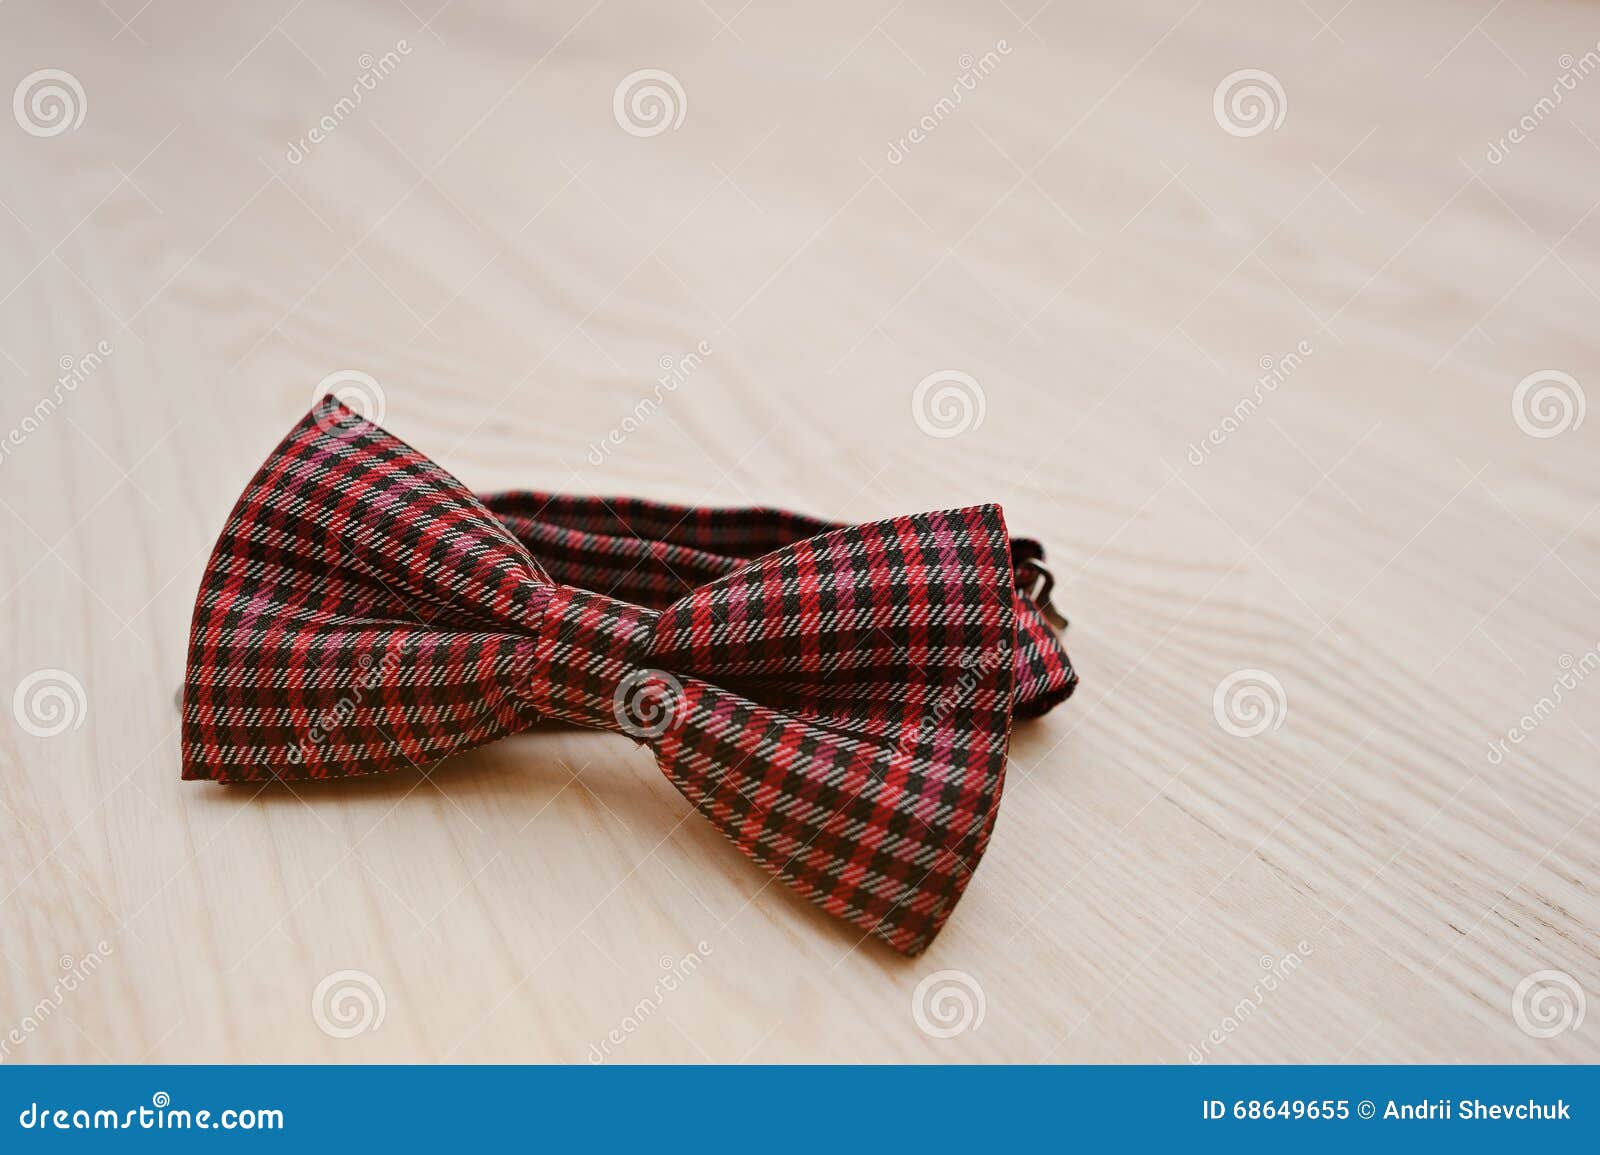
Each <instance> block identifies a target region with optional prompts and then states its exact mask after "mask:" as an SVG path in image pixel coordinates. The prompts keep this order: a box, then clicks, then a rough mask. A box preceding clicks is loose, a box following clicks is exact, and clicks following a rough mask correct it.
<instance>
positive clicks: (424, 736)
mask: <svg viewBox="0 0 1600 1155" xmlns="http://www.w3.org/2000/svg"><path fill="white" fill-rule="evenodd" d="M549 587H550V583H549V579H548V577H547V575H546V574H545V572H544V570H543V569H542V568H540V566H539V565H538V563H536V562H535V561H534V560H533V559H532V558H531V557H530V556H529V554H528V551H527V550H526V549H525V548H524V547H523V546H522V544H521V543H520V542H518V541H517V540H516V538H514V537H512V536H511V534H510V533H509V532H507V530H506V529H505V527H504V526H502V525H501V524H500V522H499V521H497V520H496V519H495V518H494V516H493V515H491V514H490V513H489V512H488V511H487V510H486V509H484V508H483V506H482V505H481V504H480V503H479V501H478V499H477V498H475V497H473V496H472V493H471V492H470V491H469V490H467V489H466V488H465V487H464V486H463V485H462V484H461V483H460V482H459V481H457V480H456V479H455V478H454V477H452V476H451V475H450V474H448V473H446V472H445V471H444V470H443V469H441V468H439V467H438V466H437V465H435V464H434V463H433V462H432V461H430V460H429V459H428V458H426V457H424V456H423V455H422V454H420V453H418V452H417V451H416V450H415V449H412V448H411V447H410V446H409V445H407V444H405V443H404V442H403V441H401V440H400V439H399V438H396V437H394V436H392V435H391V434H389V433H387V432H386V431H384V430H383V429H380V428H378V427H377V426H376V425H372V424H370V423H368V422H367V421H364V420H363V419H362V418H360V417H359V416H357V415H356V414H355V413H353V412H351V411H350V410H348V409H346V408H345V407H344V406H343V405H341V404H339V402H338V401H336V400H335V399H334V398H332V397H327V398H324V399H323V400H322V402H320V403H319V404H318V405H317V406H316V407H315V408H314V409H313V410H312V411H311V412H310V413H308V414H306V416H305V417H304V418H303V419H302V420H301V421H300V423H299V424H297V425H296V426H295V427H294V428H293V429H291V430H290V431H289V434H288V435H287V436H286V437H285V438H284V439H283V441H282V442H281V443H279V445H278V447H277V448H276V449H275V450H274V451H273V453H272V455H271V456H270V457H269V458H268V459H267V461H266V463H265V464H264V465H262V467H261V468H260V469H259V470H258V471H257V472H256V475H255V477H254V479H253V480H252V481H251V482H250V485H249V486H248V487H247V488H246V489H245V491H244V494H243V495H242V496H241V497H240V498H239V501H238V503H237V504H236V505H235V506H234V509H233V513H232V515H231V516H230V517H229V518H228V522H227V524H226V525H225V526H224V527H223V530H222V533H221V535H220V536H219V537H218V539H217V544H216V547H215V549H214V550H213V551H212V554H211V559H210V561H209V562H208V563H207V565H206V571H205V576H204V577H203V578H202V579H201V583H200V592H199V596H198V597H197V598H196V599H195V608H194V622H193V625H192V627H191V629H190V635H189V655H188V668H187V672H186V675H185V684H184V703H183V776H184V777H185V778H191V779H193V778H209V779H212V780H215V781H218V782H234V781H258V780H263V779H272V778H306V777H312V778H322V777H343V776H346V775H355V774H368V773H375V772H381V771H387V770H395V769H401V768H404V767H406V766H408V765H416V766H425V765H427V764H428V763H430V762H432V761H434V760H436V759H439V758H442V757H444V756H445V755H446V754H451V753H454V752H456V751H459V750H465V749H468V748H470V747H472V746H478V745H482V744H483V743H485V742H490V741H493V740H494V739H496V738H499V737H502V736H504V735H506V734H511V733H515V732H517V731H519V730H523V729H526V728H527V727H528V726H530V725H532V724H533V723H534V722H536V721H537V720H538V715H537V714H536V713H535V712H534V711H533V710H532V709H531V708H530V707H529V705H528V704H527V702H526V700H525V699H524V698H523V696H522V695H520V694H518V693H517V692H516V689H517V687H516V683H515V675H516V673H517V671H520V670H521V669H523V668H524V667H525V666H526V665H527V662H528V654H529V651H530V650H531V648H532V638H531V635H530V632H529V629H530V627H529V623H531V622H537V620H538V616H539V612H540V609H541V608H542V605H543V602H544V600H545V599H547V598H548V596H549Z"/></svg>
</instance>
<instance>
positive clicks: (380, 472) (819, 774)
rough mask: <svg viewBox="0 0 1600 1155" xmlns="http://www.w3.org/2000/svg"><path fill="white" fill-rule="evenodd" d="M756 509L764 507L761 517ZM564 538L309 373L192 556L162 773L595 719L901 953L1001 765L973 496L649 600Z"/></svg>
mask: <svg viewBox="0 0 1600 1155" xmlns="http://www.w3.org/2000/svg"><path fill="white" fill-rule="evenodd" d="M515 501H516V495H509V496H508V497H506V498H504V499H502V502H503V504H504V505H512V504H515ZM640 506H641V507H642V503H640ZM502 512H503V513H506V514H508V515H509V514H510V513H511V511H509V510H505V509H503V510H502ZM560 512H561V511H557V516H556V517H555V518H554V519H552V520H551V521H550V522H547V523H544V524H545V528H546V529H548V528H549V527H550V526H551V525H559V518H560ZM756 512H757V513H759V514H760V515H761V516H760V517H759V518H757V519H756V520H758V521H762V522H764V523H765V524H766V526H767V528H768V529H770V528H771V526H772V525H773V524H776V523H777V520H779V519H781V518H782V517H785V516H788V515H776V514H774V512H773V511H756ZM513 520H514V518H513ZM537 520H538V519H536V518H530V519H527V520H525V521H524V523H523V529H524V530H525V531H526V532H528V533H529V534H530V535H531V536H534V537H537V536H539V532H538V527H537V526H536V525H535V524H534V522H537ZM713 520H714V518H713ZM567 528H568V531H569V532H574V533H578V532H583V531H581V530H574V529H572V527H571V523H570V522H569V524H568V527H567ZM724 528H725V527H724ZM779 532H780V533H786V532H787V531H786V530H782V529H780V531H779ZM739 536H740V535H739V534H738V533H734V534H733V535H732V538H738V537H739ZM759 538H760V534H759V533H753V534H750V535H748V540H749V542H750V543H751V544H750V548H751V550H754V549H756V548H758V547H759V546H760V545H761V544H763V543H761V542H760V541H759ZM728 540H731V538H730V539H728ZM659 544H662V545H663V546H666V545H670V544H671V543H669V542H659ZM530 545H534V546H536V547H537V548H536V549H530V548H529V546H530ZM587 548H588V549H589V552H587V553H586V552H585V551H584V549H582V548H580V549H579V550H577V556H578V557H579V558H580V559H582V558H587V559H589V561H588V562H587V563H585V562H583V561H582V560H580V561H579V562H577V563H574V562H573V561H572V560H571V557H570V556H569V558H568V560H567V562H566V565H565V569H564V570H563V567H562V566H554V565H547V564H544V563H543V562H542V561H541V560H538V559H537V558H536V553H537V554H542V553H543V552H544V547H543V546H541V545H539V543H537V542H528V543H525V542H524V541H523V540H519V537H518V535H517V534H516V533H514V532H512V529H511V528H509V527H508V524H507V523H506V522H503V521H501V520H500V519H499V518H497V517H496V516H495V514H494V513H492V512H491V511H490V510H489V509H488V508H487V507H486V506H485V504H484V503H483V502H482V501H480V500H479V499H478V498H477V497H475V496H474V495H473V494H472V493H471V492H470V491H468V490H467V489H466V488H465V487H463V486H462V485H461V483H460V482H459V481H457V480H456V479H455V478H454V477H452V476H451V475H450V474H448V473H446V472H445V471H444V470H442V469H440V468H439V467H438V466H437V465H435V464H434V463H433V462H432V461H430V460H429V459H428V458H426V457H424V456H423V455H422V454H420V453H418V452H417V451H416V450H414V449H412V448H411V447H410V446H408V445H406V444H404V443H403V442H401V441H399V440H398V439H396V438H394V437H392V436H391V435H390V434H388V433H386V432H385V431H384V430H382V429H380V428H378V427H377V426H375V425H372V424H371V423H369V422H367V421H365V420H363V419H362V418H361V417H359V416H358V415H356V414H355V413H353V412H351V411H350V410H348V409H346V408H345V407H344V406H342V405H340V404H339V403H338V402H337V401H336V400H334V399H333V398H331V397H329V398H325V399H324V400H323V401H322V402H321V403H319V404H318V405H317V406H316V407H315V408H314V409H313V410H312V411H311V412H310V413H308V414H307V415H306V417H305V418H304V419H303V420H301V421H300V423H299V424H298V425H296V426H295V428H294V429H293V430H291V431H290V433H289V434H288V436H287V437H285V438H284V440H283V441H282V442H281V443H280V444H279V446H278V447H277V449H276V450H274V451H273V453H272V455H271V457H270V458H269V459H268V460H267V462H266V464H265V465H263V466H262V467H261V469H260V470H259V471H258V472H257V473H256V475H255V477H254V479H253V480H252V481H251V483H250V485H249V486H248V487H247V488H246V490H245V492H244V494H243V495H242V496H241V497H240V499H239V501H238V503H237V505H236V506H235V507H234V510H233V513H232V515H231V516H230V517H229V519H228V522H227V524H226V526H225V527H224V528H223V531H222V534H221V537H220V538H219V540H218V542H217V545H216V548H215V550H214V551H213V552H212V555H211V558H210V561H209V562H208V564H207V566H206V571H205V576H204V578H203V579H202V582H201V587H200V592H199V596H198V598H197V600H196V604H195V613H194V624H193V627H192V630H191V634H190V641H189V655H188V669H187V673H186V677H185V691H184V711H183V714H184V718H183V776H184V777H185V778H186V779H205V778H209V779H212V780H214V781H219V782H232V781H258V780H269V779H274V778H304V777H311V778H327V777H337V776H348V775H359V774H369V773H375V772H381V771H388V770H393V769H397V768H401V767H405V766H407V765H413V766H418V767H420V766H424V765H426V764H428V763H430V762H433V761H435V760H437V759H440V758H442V757H444V756H446V755H448V754H452V753H455V752H458V751H462V750H466V749H469V748H471V747H474V746H478V745H481V744H483V743H485V742H489V741H493V740H495V739H497V738H500V737H503V736H505V735H508V734H513V733H516V732H518V731H521V730H525V729H528V728H529V727H531V726H533V725H534V724H536V723H537V722H539V721H540V720H541V719H548V718H556V719H562V720H565V721H568V722H574V723H578V724H581V725H585V726H593V727H598V728H601V729H607V730H615V731H619V732H621V733H624V734H627V735H628V736H629V737H631V738H633V739H634V740H635V741H637V742H640V743H643V744H645V745H647V746H648V747H649V749H650V750H651V752H652V753H653V755H654V756H655V759H656V761H657V763H658V764H659V766H660V768H661V770H662V771H663V773H664V774H665V775H666V776H667V778H668V779H669V780H670V781H672V783H673V784H674V785H675V786H677V788H678V789H679V790H680V791H681V792H682V793H683V794H684V796H685V797H686V798H688V799H689V801H690V802H691V803H692V804H693V805H694V806H695V807H696V809H698V810H699V811H700V812H701V813H702V814H703V815H705V816H706V817H707V818H708V819H710V820H711V821H712V822H713V823H714V824H715V825H716V826H717V827H718V829H720V830H721V831H722V832H723V834H724V835H725V836H726V837H727V838H728V839H729V840H730V841H732V842H733V843H734V845H735V846H737V847H738V848H739V849H740V850H741V851H742V852H743V853H744V854H746V855H747V856H748V857H750V858H751V859H753V860H754V861H755V862H756V863H758V864H759V865H760V866H762V867H763V868H764V869H766V870H767V871H769V872H770V873H772V874H774V875H776V876H777V877H778V878H779V879H780V880H781V881H783V882H784V883H785V884H786V885H788V886H789V887H791V888H792V889H794V890H795V891H797V892H799V893H800V894H802V895H804V896H805V897H806V898H808V899H810V900H811V901H812V902H814V903H816V904H817V905H819V906H821V907H822V908H823V909H824V910H826V911H828V912H829V913H830V914H833V915H836V916H838V917H840V918H843V919H846V920H848V921H849V922H851V923H852V924H854V925H855V926H857V927H859V928H860V929H862V930H863V931H865V932H867V933H870V934H874V935H876V936H878V937H879V938H882V939H884V940H885V941H887V942H888V943H889V944H890V945H891V946H893V947H894V948H895V949H896V950H899V951H901V952H903V953H905V954H907V955H915V954H919V953H921V952H922V951H923V950H924V949H925V948H926V947H927V945H928V943H929V942H930V941H932V939H933V937H934V936H935V935H936V934H937V933H938V932H939V929H940V928H941V927H942V926H943V925H944V922H945V920H946V919H947V918H948V917H949V915H950V912H951V910H952V909H953V907H954V906H955V903H956V902H957V900H959V898H960V897H961V894H962V893H963V892H964V890H965V889H966V886H967V883H968V882H969V880H970V879H971V877H972V872H973V870H974V869H975V868H976V866H977V864H978V861H979V859H980V858H981V857H982V855H983V852H984V849H985V847H986V845H987V843H988V840H989V836H990V832H991V831H992V829H993V826H994V820H995V814H996V809H997V806H998V803H999V799H1000V792H1001V786H1002V783H1003V780H1004V775H1005V758H1006V747H1007V742H1008V739H1009V736H1010V728H1011V719H1012V714H1013V684H1014V680H1015V671H1016V670H1017V668H1018V666H1017V659H1018V618H1019V614H1018V609H1017V607H1018V605H1019V602H1020V600H1021V595H1020V594H1019V592H1018V584H1017V577H1016V573H1015V570H1014V567H1013V545H1012V543H1011V541H1010V540H1009V538H1008V536H1007V533H1006V527H1005V522H1004V520H1003V518H1002V516H1001V512H1000V509H999V507H998V506H994V505H982V506H973V507H970V508H967V509H957V510H945V511H941V512H937V513H926V514H920V515H917V516H912V517H897V518H891V519H889V520H886V521H879V522H873V523H868V524H864V525H857V526H843V527H836V528H831V529H826V530H823V531H822V532H820V533H817V534H814V535H809V536H803V537H798V538H796V539H795V540H791V541H788V542H787V543H786V544H782V545H780V546H778V547H777V548H774V549H771V550H770V551H767V552H762V553H760V554H759V555H758V556H755V557H753V558H749V559H740V560H738V561H736V562H734V563H732V564H730V565H728V566H726V567H724V572H721V573H720V574H718V575H717V576H714V577H712V578H711V580H709V581H706V582H705V584H702V585H699V586H697V587H696V588H693V589H691V590H689V591H688V592H686V593H683V594H682V595H681V596H678V597H676V598H673V599H668V598H666V597H659V596H658V597H655V598H650V599H647V600H649V601H652V602H653V603H655V604H649V605H641V604H638V603H636V602H633V601H628V600H624V599H621V598H618V597H615V596H611V595H608V594H602V593H598V592H595V591H593V590H591V589H586V588H582V587H580V586H579V585H576V584H572V583H571V582H568V581H563V580H560V579H559V578H558V577H557V576H555V575H556V573H557V572H566V573H569V574H581V573H583V572H584V570H583V566H584V565H585V564H590V565H592V564H593V558H594V556H596V555H595V553H594V552H593V547H592V544H591V546H589V547H587ZM551 552H552V554H553V553H556V552H559V551H551ZM1024 552H1025V553H1026V552H1027V551H1026V550H1024ZM661 564H662V565H663V566H667V567H669V568H670V566H671V564H672V563H671V561H670V560H667V558H666V557H665V555H664V554H663V555H661ZM575 565H576V569H575V568H574V566H575ZM702 576H703V575H702ZM1062 659H1063V661H1064V654H1063V655H1062ZM1065 669H1066V679H1067V681H1066V690H1067V692H1070V689H1071V682H1072V680H1073V679H1072V677H1071V671H1070V666H1066V667H1065ZM1058 680H1059V675H1058ZM1049 692H1050V693H1052V694H1053V693H1056V692H1058V691H1057V690H1051V691H1049ZM1061 696H1065V695H1064V694H1062V695H1061ZM1048 704H1050V703H1046V708H1047V706H1048Z"/></svg>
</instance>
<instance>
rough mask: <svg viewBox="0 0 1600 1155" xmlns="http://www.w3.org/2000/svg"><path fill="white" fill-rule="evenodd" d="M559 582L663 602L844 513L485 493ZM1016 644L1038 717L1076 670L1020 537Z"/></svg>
mask: <svg viewBox="0 0 1600 1155" xmlns="http://www.w3.org/2000/svg"><path fill="white" fill-rule="evenodd" d="M478 496H479V500H481V501H482V502H483V504H484V507H485V508H487V509H488V510H489V511H490V512H491V513H493V514H494V515H495V516H496V517H498V518H499V519H500V521H501V522H502V523H503V524H504V525H505V527H506V528H507V529H509V530H510V531H511V532H512V533H513V534H515V535H516V537H517V539H518V540H519V541H521V542H522V544H523V545H525V546H527V548H528V550H529V551H530V552H531V553H533V554H535V555H536V556H537V557H538V558H539V560H540V562H541V563H542V564H543V565H544V566H545V568H546V569H547V570H549V571H550V575H551V576H552V577H553V578H555V579H556V580H557V581H559V582H563V583H566V584H568V585H574V586H580V587H582V588H584V589H588V590H594V591H596V592H599V593H604V594H608V595H610V596H612V597H616V598H621V599H623V600H624V601H628V602H632V603H633V604H635V605H640V606H646V607H649V608H651V609H658V610H659V609H665V608H666V607H667V606H668V605H670V604H671V603H672V602H673V601H674V600H675V599H677V598H679V597H681V596H682V595H683V594H685V593H688V592H689V591H690V590H691V589H693V588H694V587H696V586H698V585H703V584H704V583H706V582H709V581H713V580H715V579H716V578H719V577H721V576H722V575H724V574H727V573H731V572H732V571H733V570H735V569H737V568H738V567H739V566H741V565H743V564H745V563H746V562H748V561H750V560H752V559H754V558H757V557H759V556H761V555H762V554H764V553H769V552H771V551H772V550H775V549H781V548H783V547H784V546H786V545H791V544H793V543H794V542H797V541H801V540H803V539H804V538H808V537H814V536H816V535H817V534H819V533H824V532H826V531H827V530H830V529H839V528H841V525H840V523H838V522H830V521H823V520H821V519H820V518H814V517H808V516H806V515H804V514H799V513H791V512H790V511H788V510H782V509H771V508H765V507H748V508H741V509H716V508H710V507H706V506H687V505H669V504H666V503H663V502H654V501H642V500H640V499H638V498H631V497H590V496H583V495H576V494H558V493H539V492H533V491H528V490H516V491H512V492H506V493H487V494H479V495H478ZM1011 559H1012V563H1013V568H1014V569H1015V571H1016V575H1017V599H1016V617H1017V646H1016V656H1015V670H1014V673H1013V686H1014V688H1013V695H1012V703H1011V708H1012V714H1013V716H1015V717H1017V718H1035V717H1038V716H1039V715H1041V714H1044V713H1046V712H1047V711H1048V710H1050V709H1051V707H1053V706H1055V705H1057V704H1058V703H1060V702H1062V701H1065V700H1066V699H1067V698H1069V697H1071V696H1072V692H1073V690H1075V689H1076V688H1077V685H1078V675H1077V672H1076V671H1075V670H1074V669H1073V666H1072V659H1071V658H1069V657H1068V656H1067V651H1066V648H1065V647H1064V646H1063V644H1062V642H1061V637H1060V635H1059V634H1058V633H1057V631H1056V629H1055V628H1054V626H1052V625H1051V624H1050V622H1049V620H1048V619H1047V618H1046V616H1045V611H1044V609H1043V608H1042V607H1041V606H1040V605H1039V604H1038V603H1036V602H1035V601H1034V599H1033V597H1032V596H1031V595H1030V592H1029V589H1030V588H1031V585H1032V583H1031V582H1029V581H1028V580H1027V575H1028V573H1029V569H1030V563H1042V562H1043V561H1044V547H1043V546H1041V545H1040V544H1039V543H1038V542H1037V541H1034V540H1032V539H1031V538H1022V537H1019V538H1013V539H1012V541H1011Z"/></svg>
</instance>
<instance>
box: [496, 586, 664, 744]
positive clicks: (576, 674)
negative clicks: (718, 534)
mask: <svg viewBox="0 0 1600 1155" xmlns="http://www.w3.org/2000/svg"><path fill="white" fill-rule="evenodd" d="M659 616H660V615H659V614H657V613H656V612H655V611H654V610H648V609H645V608H643V607H642V606H636V605H633V604H631V603H629V602H625V601H619V600H618V599H616V598H612V597H607V596H606V595H604V594H597V593H590V592H589V591H588V590H582V589H578V588H577V587H575V586H567V585H557V586H555V587H553V588H552V589H551V591H550V600H549V602H548V603H547V604H546V605H545V608H544V613H543V615H542V617H541V619H540V623H539V636H538V640H537V641H536V642H535V644H534V661H533V670H532V675H531V678H530V679H529V682H528V685H527V686H526V687H525V688H524V692H525V693H526V695H527V697H528V699H529V700H530V701H531V702H532V704H533V706H534V708H535V709H536V710H538V711H539V713H541V714H544V715H546V716H547V717H551V718H560V719H562V720H564V721H567V722H575V723H577V724H578V725H580V726H596V727H599V728H601V729H604V730H615V731H618V732H619V733H623V734H627V735H628V736H629V737H631V738H633V739H635V740H636V741H641V742H643V741H647V740H649V739H651V738H655V737H657V736H659V735H661V734H663V733H665V732H666V731H667V730H668V729H670V728H671V727H672V726H673V725H675V724H676V722H677V721H679V720H681V719H680V717H679V699H680V696H681V691H682V687H681V686H680V684H679V683H678V680H677V679H676V678H675V677H673V676H672V675H671V674H669V673H667V672H666V671H664V670H657V669H653V668H652V667H651V666H650V664H649V659H650V648H651V643H652V639H653V637H654V634H655V625H656V619H657V618H658V617H659Z"/></svg>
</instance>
